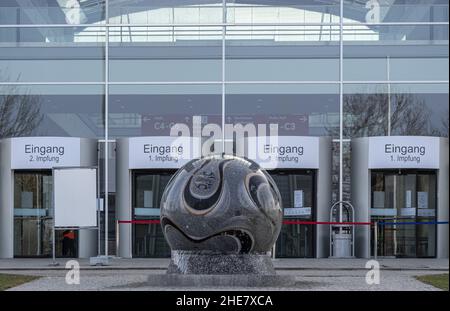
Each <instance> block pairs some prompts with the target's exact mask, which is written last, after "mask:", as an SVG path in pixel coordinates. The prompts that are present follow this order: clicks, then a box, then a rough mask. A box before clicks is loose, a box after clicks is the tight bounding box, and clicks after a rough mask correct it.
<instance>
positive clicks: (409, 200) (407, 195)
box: [405, 190, 412, 208]
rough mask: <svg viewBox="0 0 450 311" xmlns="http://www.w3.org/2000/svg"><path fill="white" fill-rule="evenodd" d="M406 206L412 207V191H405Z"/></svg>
mask: <svg viewBox="0 0 450 311" xmlns="http://www.w3.org/2000/svg"><path fill="white" fill-rule="evenodd" d="M405 207H406V208H410V207H412V191H411V190H406V193H405Z"/></svg>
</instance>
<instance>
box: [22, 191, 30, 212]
mask: <svg viewBox="0 0 450 311" xmlns="http://www.w3.org/2000/svg"><path fill="white" fill-rule="evenodd" d="M20 199H21V202H22V204H21V206H20V207H21V208H33V192H30V191H23V192H22V193H21V194H20Z"/></svg>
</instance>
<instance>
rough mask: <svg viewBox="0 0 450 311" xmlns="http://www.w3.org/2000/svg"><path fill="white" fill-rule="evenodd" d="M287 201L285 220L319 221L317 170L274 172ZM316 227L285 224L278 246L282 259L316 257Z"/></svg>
mask: <svg viewBox="0 0 450 311" xmlns="http://www.w3.org/2000/svg"><path fill="white" fill-rule="evenodd" d="M270 174H271V176H272V177H273V179H274V181H275V183H276V184H277V186H278V189H279V190H280V193H281V197H282V200H283V209H284V219H285V220H290V221H293V222H295V221H312V220H314V219H315V200H314V193H315V189H314V171H312V170H307V171H274V172H270ZM314 232H315V230H314V226H313V225H305V224H283V225H282V227H281V232H280V236H279V237H278V240H277V243H276V250H275V251H276V253H275V256H276V257H279V258H283V257H284V258H289V257H292V258H306V257H314V249H315V245H314V241H315V240H314V236H315V234H314Z"/></svg>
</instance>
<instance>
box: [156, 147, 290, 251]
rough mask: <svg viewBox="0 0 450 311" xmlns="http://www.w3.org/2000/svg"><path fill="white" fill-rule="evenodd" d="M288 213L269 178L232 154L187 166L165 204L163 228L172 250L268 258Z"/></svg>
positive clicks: (176, 178)
mask: <svg viewBox="0 0 450 311" xmlns="http://www.w3.org/2000/svg"><path fill="white" fill-rule="evenodd" d="M282 214H283V212H282V204H281V196H280V192H279V191H278V188H277V186H276V184H275V182H274V181H273V179H272V178H271V177H270V176H269V174H268V173H267V172H266V171H265V170H263V169H262V168H260V167H259V165H258V164H256V163H255V162H253V161H250V160H247V159H243V158H239V157H236V156H230V155H212V156H208V157H203V158H200V159H196V160H192V161H191V162H189V163H187V164H186V165H185V166H183V167H182V168H180V169H179V170H178V171H177V173H176V174H175V175H174V176H173V177H172V179H171V180H170V181H169V183H168V185H167V186H166V189H165V191H164V193H163V196H162V199H161V226H162V230H163V233H164V236H165V238H166V240H167V241H168V243H169V245H170V247H171V249H172V251H187V252H198V253H206V254H208V253H213V254H217V253H219V254H267V252H268V251H270V250H271V248H272V247H273V245H274V243H275V241H276V239H277V237H278V235H279V233H280V229H281V223H282Z"/></svg>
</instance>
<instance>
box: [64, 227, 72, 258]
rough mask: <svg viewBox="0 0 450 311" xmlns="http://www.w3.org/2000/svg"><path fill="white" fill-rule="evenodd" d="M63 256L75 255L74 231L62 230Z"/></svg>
mask: <svg viewBox="0 0 450 311" xmlns="http://www.w3.org/2000/svg"><path fill="white" fill-rule="evenodd" d="M63 256H65V257H75V232H74V231H73V230H65V231H64V232H63Z"/></svg>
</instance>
